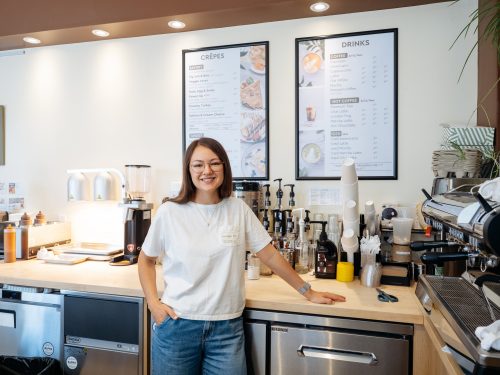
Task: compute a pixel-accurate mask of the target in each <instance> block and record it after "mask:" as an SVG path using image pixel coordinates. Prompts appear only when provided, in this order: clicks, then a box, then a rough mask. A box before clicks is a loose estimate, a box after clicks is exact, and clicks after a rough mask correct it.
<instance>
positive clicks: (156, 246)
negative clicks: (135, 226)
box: [142, 197, 271, 320]
mask: <svg viewBox="0 0 500 375" xmlns="http://www.w3.org/2000/svg"><path fill="white" fill-rule="evenodd" d="M270 241H271V238H270V236H269V234H268V233H267V231H266V230H265V229H264V227H263V226H262V224H261V223H260V222H259V220H258V218H257V217H256V216H255V214H254V213H253V212H252V210H251V209H250V208H249V207H248V206H247V205H246V204H245V203H244V202H243V201H242V200H240V199H237V198H233V197H230V198H225V199H223V200H222V201H221V202H220V203H218V204H212V205H203V204H197V203H194V202H189V203H187V204H178V203H173V202H166V203H164V204H162V205H161V206H160V208H158V211H157V213H156V215H155V217H154V218H153V222H152V223H151V227H150V228H149V231H148V234H147V236H146V239H145V240H144V243H143V245H142V251H144V253H145V254H146V255H148V256H151V257H157V256H161V255H163V261H162V263H163V277H164V280H165V284H166V286H165V291H164V292H163V296H162V299H161V300H162V302H163V303H165V304H167V305H169V306H171V307H172V308H173V309H174V311H175V312H176V313H177V315H178V316H180V317H182V318H185V319H193V320H223V319H233V318H237V317H239V316H240V315H241V314H242V312H243V309H244V307H245V276H244V264H245V251H246V250H249V251H251V252H254V253H255V252H258V251H260V250H262V249H263V248H264V247H265V246H266V245H267V244H268V243H269V242H270Z"/></svg>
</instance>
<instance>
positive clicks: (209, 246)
mask: <svg viewBox="0 0 500 375" xmlns="http://www.w3.org/2000/svg"><path fill="white" fill-rule="evenodd" d="M231 193H232V178H231V165H230V163H229V159H228V156H227V153H226V151H225V150H224V148H223V147H222V145H221V144H220V143H219V142H217V141H216V140H215V139H212V138H200V139H198V140H195V141H193V142H192V143H191V144H190V145H189V147H188V148H187V150H186V154H185V155H184V161H183V178H182V187H181V191H180V193H179V196H178V197H176V198H174V199H172V200H169V201H167V202H165V203H164V204H162V205H161V206H160V208H159V209H158V211H157V213H156V216H155V217H154V220H153V222H152V224H151V227H150V229H149V231H148V234H147V237H146V240H145V241H144V243H143V246H142V251H141V253H140V257H139V267H138V268H139V278H140V280H141V285H142V288H143V291H144V295H145V296H146V299H147V302H148V307H149V309H150V311H151V316H152V320H153V334H152V340H151V342H152V350H151V362H152V374H153V375H159V374H164V373H168V374H173V375H184V374H201V373H205V372H206V373H225V374H235V375H243V374H246V373H247V372H246V364H245V363H246V361H245V342H244V340H245V338H244V334H243V318H242V312H243V309H244V307H245V280H244V264H245V253H246V251H247V250H248V251H250V252H251V253H252V254H254V255H255V256H256V257H257V258H259V260H260V261H262V262H263V263H264V264H266V265H267V266H269V267H270V268H271V269H272V270H273V271H274V272H275V273H276V274H277V275H279V276H281V277H282V278H283V279H284V280H286V281H287V282H288V284H290V286H292V287H293V288H294V289H295V290H297V291H298V292H299V293H300V294H302V295H304V296H305V297H306V298H308V299H309V300H310V301H312V302H316V303H328V304H331V303H333V302H334V301H344V300H345V299H344V297H342V296H339V295H335V294H331V293H326V292H315V291H314V290H312V289H311V288H310V285H309V284H307V283H305V282H304V280H303V279H302V278H301V277H300V276H299V275H297V273H296V272H295V271H294V270H293V268H292V267H291V266H290V264H289V263H288V262H287V261H286V260H285V259H284V258H283V257H282V256H280V255H279V253H278V252H277V250H276V249H275V248H274V247H273V246H272V245H271V244H270V240H271V238H270V237H269V234H268V233H267V231H266V230H265V229H264V227H263V226H262V225H261V224H260V222H259V219H258V218H257V216H255V215H254V213H253V212H252V211H251V209H250V207H249V206H248V205H247V204H246V203H245V202H244V201H243V200H241V199H238V198H235V197H231ZM158 256H162V259H163V261H162V265H163V278H164V281H165V285H166V288H165V290H164V292H163V296H162V298H161V300H160V301H159V300H158V290H157V288H156V268H155V261H156V258H157V257H158Z"/></svg>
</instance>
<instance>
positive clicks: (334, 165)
mask: <svg viewBox="0 0 500 375" xmlns="http://www.w3.org/2000/svg"><path fill="white" fill-rule="evenodd" d="M397 36H398V33H397V29H387V30H376V31H367V32H359V33H350V34H338V35H330V36H321V37H314V38H299V39H296V40H295V54H296V60H295V64H296V65H295V71H296V77H295V79H296V102H297V103H296V114H295V118H296V138H295V139H296V152H295V168H296V170H295V175H296V178H297V179H298V180H334V179H340V174H341V167H342V164H343V162H344V160H346V159H349V158H350V159H354V161H355V163H356V170H357V174H358V178H359V179H365V180H368V179H370V180H395V179H397V88H398V85H397V57H398V56H397Z"/></svg>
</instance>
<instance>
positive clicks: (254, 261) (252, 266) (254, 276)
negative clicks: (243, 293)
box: [247, 254, 260, 280]
mask: <svg viewBox="0 0 500 375" xmlns="http://www.w3.org/2000/svg"><path fill="white" fill-rule="evenodd" d="M247 276H248V279H249V280H258V279H259V278H260V259H259V258H257V256H256V255H255V254H249V255H248V271H247Z"/></svg>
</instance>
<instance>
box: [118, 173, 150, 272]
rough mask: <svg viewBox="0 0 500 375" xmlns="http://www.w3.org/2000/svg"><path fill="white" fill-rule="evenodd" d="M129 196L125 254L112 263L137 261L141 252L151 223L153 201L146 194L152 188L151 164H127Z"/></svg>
mask: <svg viewBox="0 0 500 375" xmlns="http://www.w3.org/2000/svg"><path fill="white" fill-rule="evenodd" d="M125 177H126V181H127V186H126V191H127V198H126V200H125V202H124V203H123V207H124V208H125V220H124V233H125V234H124V244H123V255H122V256H119V257H116V258H114V259H113V260H112V261H111V264H112V265H129V264H134V263H137V260H138V257H139V253H140V251H141V247H142V244H143V242H144V239H145V238H146V235H147V234H148V230H149V226H150V225H151V210H152V209H153V204H152V203H147V202H146V200H145V196H146V194H147V193H149V190H150V179H151V166H149V165H139V164H129V165H125Z"/></svg>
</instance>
